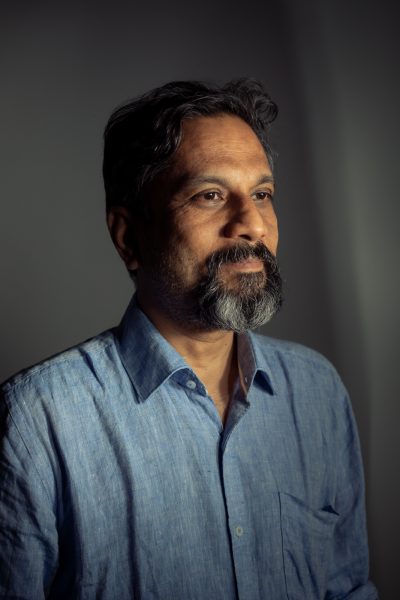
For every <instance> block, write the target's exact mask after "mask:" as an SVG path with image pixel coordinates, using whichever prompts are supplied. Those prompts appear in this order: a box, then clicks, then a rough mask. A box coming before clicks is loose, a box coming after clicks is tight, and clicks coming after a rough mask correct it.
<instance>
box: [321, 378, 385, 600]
mask: <svg viewBox="0 0 400 600" xmlns="http://www.w3.org/2000/svg"><path fill="white" fill-rule="evenodd" d="M341 387H342V386H341ZM342 389H343V388H342ZM343 393H344V407H345V411H344V415H345V418H344V423H345V425H344V428H343V426H342V427H339V428H338V429H339V430H341V431H342V434H343V435H340V439H339V441H338V451H337V497H336V501H335V506H334V508H335V511H336V512H337V513H338V515H339V518H338V522H337V524H336V527H335V532H334V544H333V556H332V561H331V571H330V575H331V576H330V579H329V582H328V592H327V594H326V600H339V599H340V600H345V599H348V600H376V599H377V598H378V593H377V590H376V588H375V587H374V585H373V584H372V583H371V582H370V581H369V580H368V572H369V556H368V540H367V528H366V514H365V490H364V474H363V465H362V458H361V451H360V443H359V438H358V432H357V426H356V423H355V419H354V415H353V412H352V408H351V404H350V400H349V398H348V396H347V394H346V392H345V391H344V392H343ZM342 397H343V396H342ZM343 432H344V433H343Z"/></svg>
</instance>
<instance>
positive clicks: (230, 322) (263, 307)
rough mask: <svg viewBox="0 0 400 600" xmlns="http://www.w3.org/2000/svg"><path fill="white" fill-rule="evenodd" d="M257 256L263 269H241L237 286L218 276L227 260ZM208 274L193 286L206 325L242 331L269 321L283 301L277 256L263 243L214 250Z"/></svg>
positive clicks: (206, 326)
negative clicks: (233, 286) (243, 271)
mask: <svg viewBox="0 0 400 600" xmlns="http://www.w3.org/2000/svg"><path fill="white" fill-rule="evenodd" d="M248 258H258V259H261V260H262V261H263V263H264V271H262V272H256V273H240V274H238V275H237V280H236V286H235V288H234V289H227V288H226V286H225V285H224V284H223V282H221V280H220V279H219V277H218V272H219V268H220V267H221V265H223V264H225V263H227V262H238V261H241V260H246V259H248ZM207 266H208V276H207V277H205V278H204V279H203V280H202V281H201V282H200V283H199V285H198V286H196V288H195V290H194V294H195V296H196V302H195V306H196V308H197V311H196V312H197V314H196V320H197V322H198V323H199V324H201V325H202V327H203V328H207V329H210V330H215V329H223V330H228V331H236V332H237V333H240V332H242V331H246V330H248V329H255V328H256V327H260V326H261V325H264V324H265V323H267V322H268V321H269V320H270V319H271V318H272V317H273V315H274V314H275V313H276V312H277V311H278V310H279V309H280V307H281V305H282V279H281V276H280V273H279V268H278V263H277V261H276V258H275V257H274V256H273V255H272V254H271V253H270V252H269V250H268V249H267V248H266V247H265V246H264V245H263V244H261V243H258V244H256V245H255V246H250V245H249V244H245V245H243V244H241V245H238V246H236V247H234V248H230V249H228V250H223V251H218V252H215V253H214V254H213V255H212V256H211V257H210V258H209V260H208V261H207Z"/></svg>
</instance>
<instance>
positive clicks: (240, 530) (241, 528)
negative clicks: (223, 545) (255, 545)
mask: <svg viewBox="0 0 400 600" xmlns="http://www.w3.org/2000/svg"><path fill="white" fill-rule="evenodd" d="M235 533H236V535H237V536H238V537H240V536H242V535H243V527H240V525H238V526H237V527H236V528H235Z"/></svg>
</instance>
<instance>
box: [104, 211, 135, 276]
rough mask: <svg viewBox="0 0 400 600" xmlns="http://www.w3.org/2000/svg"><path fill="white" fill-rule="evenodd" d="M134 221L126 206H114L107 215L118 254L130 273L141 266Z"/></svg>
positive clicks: (109, 228)
mask: <svg viewBox="0 0 400 600" xmlns="http://www.w3.org/2000/svg"><path fill="white" fill-rule="evenodd" d="M133 222H134V219H133V217H132V214H131V212H130V211H129V210H128V209H127V208H126V207H125V206H113V207H112V208H110V210H109V211H108V214H107V225H108V230H109V232H110V235H111V238H112V241H113V242H114V246H115V247H116V249H117V251H118V254H119V255H120V257H121V258H122V260H123V261H124V263H125V265H126V267H127V268H128V269H129V270H130V271H134V270H136V269H137V268H138V266H139V256H138V249H137V242H136V239H135V235H134V227H133Z"/></svg>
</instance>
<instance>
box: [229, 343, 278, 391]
mask: <svg viewBox="0 0 400 600" xmlns="http://www.w3.org/2000/svg"><path fill="white" fill-rule="evenodd" d="M258 337H259V336H256V335H255V334H254V333H252V332H245V333H240V334H239V335H238V360H239V365H240V371H241V374H242V379H243V384H244V386H245V387H246V392H248V391H249V389H250V387H251V386H252V385H253V383H254V381H257V383H259V384H260V385H262V386H263V387H264V388H265V389H266V391H267V392H268V393H269V394H270V395H274V381H273V374H272V371H271V368H270V366H269V364H268V361H267V360H266V358H265V356H264V353H263V352H262V351H261V348H260V342H259V340H258ZM263 339H265V338H263Z"/></svg>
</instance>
